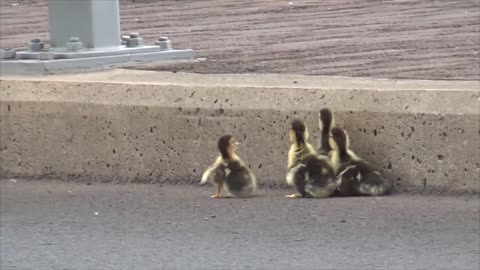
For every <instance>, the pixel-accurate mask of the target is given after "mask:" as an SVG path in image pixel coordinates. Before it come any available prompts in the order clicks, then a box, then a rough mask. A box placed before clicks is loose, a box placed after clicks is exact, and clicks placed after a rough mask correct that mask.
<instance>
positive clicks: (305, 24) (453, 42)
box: [0, 0, 480, 80]
mask: <svg viewBox="0 0 480 270" xmlns="http://www.w3.org/2000/svg"><path fill="white" fill-rule="evenodd" d="M0 2H1V4H0V10H1V11H0V14H1V19H0V25H1V26H0V30H1V35H0V42H1V47H2V48H5V47H22V46H23V44H25V43H26V42H28V41H29V40H30V39H31V38H33V37H40V38H42V39H44V40H48V32H47V31H48V22H47V20H48V16H47V5H46V0H1V1H0ZM121 17H122V29H123V30H124V31H125V33H128V32H130V31H136V32H140V34H141V35H142V36H143V38H144V39H145V41H146V43H147V44H148V43H150V44H152V43H153V41H154V40H155V38H156V37H157V36H168V37H169V38H170V39H171V40H172V42H173V46H174V48H176V49H182V48H192V49H194V50H195V52H196V54H197V56H198V57H205V58H207V60H206V61H202V62H198V63H180V64H163V65H142V66H141V67H138V68H142V69H155V70H172V71H173V70H178V71H187V72H198V73H245V72H252V73H296V74H306V75H341V76H369V77H388V78H422V79H427V78H428V79H475V80H479V79H480V60H479V57H480V54H479V50H480V2H479V1H478V0H464V1H453V0H441V1H440V0H415V1H414V0H397V1H372V0H358V1H352V0H350V1H348V0H324V1H295V0H292V2H289V1H279V0H276V1H274V0H256V1H252V0H249V1H239V0H230V1H206V0H197V1H172V0H170V1H163V0H162V1H153V0H121Z"/></svg>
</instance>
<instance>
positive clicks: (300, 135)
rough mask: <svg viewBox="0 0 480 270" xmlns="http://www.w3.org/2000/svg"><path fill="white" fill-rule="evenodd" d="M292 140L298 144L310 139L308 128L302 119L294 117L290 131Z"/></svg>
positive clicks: (289, 134)
mask: <svg viewBox="0 0 480 270" xmlns="http://www.w3.org/2000/svg"><path fill="white" fill-rule="evenodd" d="M288 136H289V137H290V141H291V142H292V143H296V144H298V145H302V144H305V142H306V141H307V140H308V129H307V127H306V126H305V124H304V123H303V122H302V120H300V119H294V120H293V121H292V122H291V124H290V131H289V133H288Z"/></svg>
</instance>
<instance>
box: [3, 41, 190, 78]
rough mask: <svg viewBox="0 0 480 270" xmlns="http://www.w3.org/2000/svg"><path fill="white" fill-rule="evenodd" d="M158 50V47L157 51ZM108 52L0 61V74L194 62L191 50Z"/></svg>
mask: <svg viewBox="0 0 480 270" xmlns="http://www.w3.org/2000/svg"><path fill="white" fill-rule="evenodd" d="M157 48H158V47H157ZM112 52H113V51H110V53H98V54H96V55H95V56H92V54H91V53H90V55H88V54H85V53H82V54H83V56H87V57H72V58H68V59H55V60H24V59H18V60H0V73H1V74H9V75H15V74H18V75H22V74H26V75H37V74H38V75H42V74H56V73H71V72H79V71H92V70H104V69H111V68H116V67H121V66H127V65H132V64H134V63H149V62H161V61H172V60H194V59H195V56H194V53H193V50H190V49H187V50H167V51H158V49H157V51H154V50H152V48H144V50H142V49H140V48H137V49H135V50H131V51H129V50H119V51H115V52H114V53H112Z"/></svg>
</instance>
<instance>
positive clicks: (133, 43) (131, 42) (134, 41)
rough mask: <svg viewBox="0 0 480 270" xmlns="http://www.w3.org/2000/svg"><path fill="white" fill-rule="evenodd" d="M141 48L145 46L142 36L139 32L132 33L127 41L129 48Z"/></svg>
mask: <svg viewBox="0 0 480 270" xmlns="http://www.w3.org/2000/svg"><path fill="white" fill-rule="evenodd" d="M140 46H143V38H141V37H140V34H139V33H137V32H132V33H130V35H129V38H128V40H127V47H128V48H133V47H140Z"/></svg>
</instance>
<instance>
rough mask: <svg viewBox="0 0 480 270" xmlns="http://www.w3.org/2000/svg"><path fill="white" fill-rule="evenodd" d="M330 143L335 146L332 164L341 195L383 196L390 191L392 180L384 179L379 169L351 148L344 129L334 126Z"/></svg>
mask: <svg viewBox="0 0 480 270" xmlns="http://www.w3.org/2000/svg"><path fill="white" fill-rule="evenodd" d="M330 145H331V146H332V148H333V150H332V155H331V164H332V166H333V170H334V172H335V174H336V180H335V182H336V185H337V190H338V192H339V194H340V195H344V196H353V195H370V196H381V195H384V194H387V193H388V192H389V191H390V189H391V188H392V182H391V181H389V180H387V179H383V178H382V176H381V174H380V172H379V171H377V170H375V169H373V168H372V167H371V166H370V164H369V163H367V162H366V161H364V160H362V159H361V158H359V157H358V156H357V155H356V154H355V153H354V152H353V151H352V150H350V149H349V145H350V141H349V137H348V134H347V132H346V131H345V130H344V129H342V128H339V127H334V128H332V130H331V136H330Z"/></svg>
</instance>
